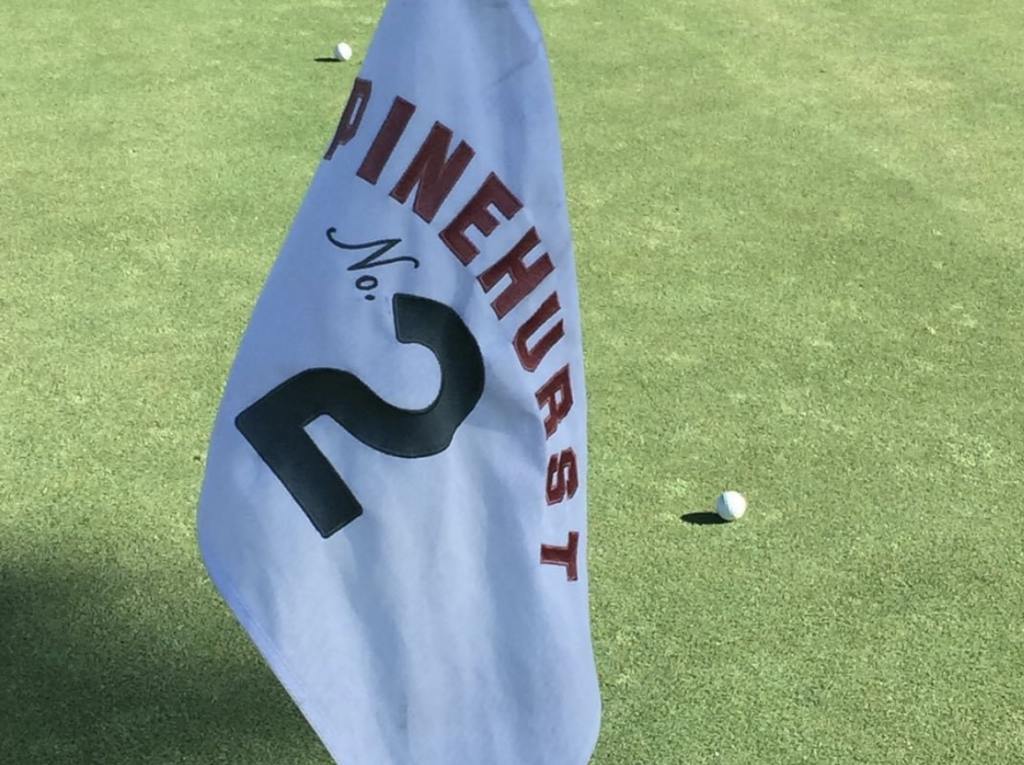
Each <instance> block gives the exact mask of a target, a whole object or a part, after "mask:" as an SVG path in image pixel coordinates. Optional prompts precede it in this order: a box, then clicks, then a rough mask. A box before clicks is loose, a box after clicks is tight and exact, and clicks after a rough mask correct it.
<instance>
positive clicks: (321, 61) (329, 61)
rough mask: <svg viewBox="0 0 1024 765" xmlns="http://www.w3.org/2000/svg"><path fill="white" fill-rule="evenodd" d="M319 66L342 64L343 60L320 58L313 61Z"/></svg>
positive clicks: (329, 57) (327, 57)
mask: <svg viewBox="0 0 1024 765" xmlns="http://www.w3.org/2000/svg"><path fill="white" fill-rule="evenodd" d="M313 60H314V61H316V62H317V63H318V64H340V63H341V59H337V58H334V57H332V56H320V57H319V58H315V59H313Z"/></svg>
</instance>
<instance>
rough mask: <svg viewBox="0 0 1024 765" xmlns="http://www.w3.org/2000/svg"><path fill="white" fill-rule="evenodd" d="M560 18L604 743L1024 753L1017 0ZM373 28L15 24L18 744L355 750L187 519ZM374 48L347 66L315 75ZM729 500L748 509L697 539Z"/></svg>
mask: <svg viewBox="0 0 1024 765" xmlns="http://www.w3.org/2000/svg"><path fill="white" fill-rule="evenodd" d="M536 8H537V11H538V15H539V16H540V19H541V22H542V24H543V26H544V29H545V33H546V36H547V40H548V47H549V51H550V54H551V59H552V68H553V71H554V76H555V85H556V90H557V92H558V98H559V109H560V114H561V129H562V136H563V144H564V154H565V162H566V183H567V188H568V194H569V203H570V212H571V215H572V220H573V226H574V231H575V239H576V249H577V259H578V270H579V278H580V289H581V300H582V310H583V328H584V333H585V345H586V361H587V374H588V384H589V389H590V402H589V405H590V421H591V423H590V426H591V442H590V449H591V475H590V493H591V506H590V524H591V526H590V545H591V547H590V558H589V561H590V572H591V579H592V582H591V601H592V609H593V623H594V641H595V650H596V655H597V661H598V668H599V672H600V676H601V684H602V695H603V700H604V718H603V729H602V734H601V741H600V743H599V747H598V751H597V753H596V755H595V758H594V765H676V764H677V763H678V764H679V765H705V764H714V765H746V764H750V765H763V764H767V763H770V764H772V765H775V764H788V763H800V762H807V763H837V764H843V765H847V764H849V763H866V764H867V763H870V764H871V765H876V764H877V763H893V764H894V765H905V764H909V763H920V764H921V765H933V764H934V763H953V764H956V763H986V765H995V764H997V763H1019V762H1022V761H1024V673H1022V671H1021V667H1024V622H1022V620H1021V613H1022V603H1024V548H1022V546H1021V540H1022V539H1024V514H1022V512H1021V494H1022V485H1021V483H1022V482H1021V477H1022V474H1024V446H1022V444H1024V436H1022V434H1024V397H1022V393H1024V309H1022V305H1024V247H1022V244H1021V211H1022V210H1024V184H1022V180H1021V179H1022V178H1024V97H1022V94H1024V57H1022V56H1021V55H1020V51H1021V50H1022V49H1024V10H1022V6H1021V5H1020V4H1019V3H1018V2H1011V1H1010V0H985V1H983V2H982V1H979V2H964V0H909V1H908V2H905V3H899V4H896V5H895V6H894V5H893V4H892V3H888V2H882V1H881V0H862V2H858V3H844V2H839V1H838V0H823V1H822V2H813V3H812V2H807V1H806V0H771V1H769V0H721V1H720V2H716V3H704V2H697V1H696V0H663V1H662V2H656V3H648V2H640V1H639V0H621V1H620V2H608V1H606V0H590V1H589V2H575V1H574V0H537V2H536ZM380 9H381V2H379V0H372V1H371V0H353V1H352V2H339V1H338V0H321V1H320V2H310V3H300V2H284V1H282V0H276V1H275V0H247V1H246V2H241V0H224V1H223V2H218V3H211V2H205V1H203V0H173V1H169V2H156V1H155V0H140V1H139V2H135V3H130V4H125V3H115V2H112V1H111V0H95V1H94V2H90V3H85V4H83V3H72V2H70V1H69V0H31V1H29V0H5V2H4V3H3V7H2V8H0V40H2V42H3V44H2V45H0V267H2V271H0V277H2V281H0V762H4V763H12V765H44V764H45V765H50V764H51V763H69V764H75V765H80V764H83V763H98V764H99V763H102V764H103V765H148V764H150V763H154V764H155V763H161V764H162V763H190V764H191V763H194V764H197V765H199V764H202V765H209V764H210V763H230V764H232V765H235V764H237V763H245V765H271V764H273V765H287V764H291V763H296V764H299V763H301V764H303V765H311V764H313V763H327V762H329V759H328V757H327V755H326V753H325V752H324V750H323V748H322V747H321V746H320V744H319V743H318V741H317V740H316V738H315V736H314V735H313V734H312V732H311V731H310V730H309V728H308V727H307V726H306V725H305V723H304V722H303V720H302V718H301V716H300V715H299V713H298V712H297V711H296V709H295V708H294V706H293V705H292V704H291V702H290V701H289V699H288V698H287V696H286V695H285V693H284V692H283V691H282V690H281V689H280V687H279V686H278V685H277V683H276V681H275V680H274V678H273V677H272V675H271V673H270V672H269V670H268V669H267V668H266V667H265V666H264V665H263V664H262V662H261V660H260V659H259V657H258V655H257V653H256V651H255V649H253V648H252V647H251V646H250V644H249V642H248V639H247V638H246V636H245V635H244V633H243V631H242V630H241V629H240V628H239V627H238V626H237V625H236V623H235V622H234V620H233V618H232V617H231V615H230V613H229V612H228V610H227V608H226V607H225V606H224V605H223V603H222V602H221V601H220V599H219V597H218V596H217V594H216V592H215V591H214V589H213V587H212V585H211V584H210V582H209V580H208V579H207V577H206V576H205V573H204V571H203V568H202V565H201V563H200V561H199V558H198V553H197V550H196V545H195V536H194V529H193V524H194V515H195V508H196V502H197V498H198V490H199V485H200V481H201V477H202V472H203V467H204V460H205V449H206V443H207V439H208V437H209V429H210V426H211V424H212V421H213V416H214V413H215V411H216V408H217V404H218V401H219V396H220V392H221V389H222V386H223V383H224V380H225V377H226V375H227V371H228V368H229V365H230V363H231V361H232V359H233V356H234V352H235V348H236V346H237V342H238V340H239V338H240V336H241V333H242V330H243V328H244V326H245V323H246V321H247V320H248V316H249V311H250V309H251V307H252V305H253V303H254V301H255V299H256V296H257V294H258V291H259V289H260V286H261V285H262V282H263V279H264V278H265V275H266V273H267V271H268V269H269V267H270V264H271V263H272V261H273V259H274V257H275V256H276V254H277V251H278V248H279V246H280V244H281V242H282V240H283V237H284V234H285V232H286V230H287V228H288V226H289V224H290V222H291V219H292V216H293V215H294V213H295V211H296V209H297V208H298V205H299V202H300V200H301V198H302V196H303V194H304V192H305V189H306V186H307V184H308V182H309V179H310V177H311V176H312V173H313V170H314V168H315V167H316V164H317V161H318V159H319V156H320V153H321V152H322V150H323V147H324V146H325V144H326V142H327V141H328V139H329V138H330V135H331V134H332V132H333V128H334V124H335V122H336V119H337V115H338V113H339V110H340V108H341V106H342V105H343V103H344V100H345V97H346V95H347V93H348V88H349V85H350V83H351V79H352V77H354V75H355V73H356V71H357V67H358V64H359V59H360V57H361V54H362V52H364V51H365V50H366V46H367V44H368V41H369V39H370V36H371V34H372V31H373V28H374V25H375V24H376V21H377V18H378V17H379V13H380ZM341 39H345V40H348V41H350V42H352V43H353V45H354V47H355V49H356V59H355V60H354V61H353V62H350V63H349V64H347V65H341V64H338V65H331V64H322V63H317V62H315V61H314V59H315V58H316V57H318V56H326V55H329V52H330V50H331V48H332V47H333V44H334V43H335V42H337V41H338V40H341ZM725 488H735V489H738V490H740V491H743V492H744V493H746V494H747V496H748V498H749V500H750V511H749V513H748V516H747V518H745V519H744V520H742V521H741V522H738V523H735V524H731V525H715V524H702V523H691V522H688V521H691V520H693V519H694V517H695V516H694V514H698V513H701V512H706V511H708V510H710V509H711V505H712V502H713V499H714V497H715V495H716V494H717V493H718V492H719V491H721V490H723V489H725ZM696 517H697V518H699V516H696ZM453 765H454V764H453Z"/></svg>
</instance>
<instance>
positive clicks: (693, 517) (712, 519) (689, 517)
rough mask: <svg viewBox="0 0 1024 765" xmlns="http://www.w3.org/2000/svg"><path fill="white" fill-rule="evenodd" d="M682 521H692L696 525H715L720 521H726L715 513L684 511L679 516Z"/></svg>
mask: <svg viewBox="0 0 1024 765" xmlns="http://www.w3.org/2000/svg"><path fill="white" fill-rule="evenodd" d="M679 520H681V521H682V522H683V523H692V524H694V525H696V526H715V525H718V524H720V523H728V521H727V520H725V519H724V518H722V517H721V516H720V515H718V514H717V513H684V514H683V515H681V516H680V517H679Z"/></svg>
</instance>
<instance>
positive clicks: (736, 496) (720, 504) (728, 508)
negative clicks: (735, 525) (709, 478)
mask: <svg viewBox="0 0 1024 765" xmlns="http://www.w3.org/2000/svg"><path fill="white" fill-rule="evenodd" d="M715 512H716V513H718V516H719V517H720V518H722V519H723V520H726V521H735V520H737V519H738V518H742V517H743V514H744V513H745V512H747V499H746V497H744V496H743V495H742V494H740V493H739V492H738V491H723V492H722V493H721V494H719V495H718V500H717V501H716V502H715Z"/></svg>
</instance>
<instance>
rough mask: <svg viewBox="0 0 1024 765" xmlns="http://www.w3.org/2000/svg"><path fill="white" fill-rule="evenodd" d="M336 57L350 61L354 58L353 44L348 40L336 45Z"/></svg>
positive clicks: (339, 59)
mask: <svg viewBox="0 0 1024 765" xmlns="http://www.w3.org/2000/svg"><path fill="white" fill-rule="evenodd" d="M334 57H335V58H336V59H338V61H348V60H349V59H350V58H352V46H351V45H349V44H348V43H346V42H340V43H338V44H337V45H335V46H334Z"/></svg>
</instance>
